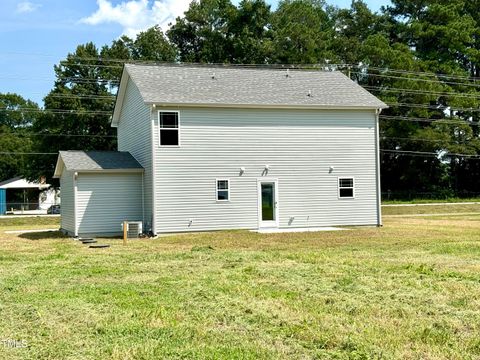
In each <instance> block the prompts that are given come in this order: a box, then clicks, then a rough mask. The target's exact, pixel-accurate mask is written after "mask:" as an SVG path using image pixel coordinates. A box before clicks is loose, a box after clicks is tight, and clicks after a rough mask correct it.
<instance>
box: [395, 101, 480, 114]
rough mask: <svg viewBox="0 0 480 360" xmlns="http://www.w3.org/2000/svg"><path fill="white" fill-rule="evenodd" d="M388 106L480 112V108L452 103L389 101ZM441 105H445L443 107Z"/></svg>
mask: <svg viewBox="0 0 480 360" xmlns="http://www.w3.org/2000/svg"><path fill="white" fill-rule="evenodd" d="M387 105H388V106H395V107H408V108H422V109H431V110H441V111H444V110H450V111H465V112H472V111H473V112H479V111H480V108H475V109H474V108H459V107H454V106H452V105H447V106H444V105H439V104H437V105H429V104H413V103H391V102H387ZM440 106H443V108H441V107H440Z"/></svg>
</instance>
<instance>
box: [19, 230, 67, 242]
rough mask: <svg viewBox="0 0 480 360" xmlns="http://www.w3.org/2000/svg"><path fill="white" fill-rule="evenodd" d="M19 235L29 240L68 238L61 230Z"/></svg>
mask: <svg viewBox="0 0 480 360" xmlns="http://www.w3.org/2000/svg"><path fill="white" fill-rule="evenodd" d="M18 237H20V238H22V239H27V240H47V239H62V238H68V236H66V235H64V234H63V233H62V232H61V231H38V232H29V233H23V234H19V235H18Z"/></svg>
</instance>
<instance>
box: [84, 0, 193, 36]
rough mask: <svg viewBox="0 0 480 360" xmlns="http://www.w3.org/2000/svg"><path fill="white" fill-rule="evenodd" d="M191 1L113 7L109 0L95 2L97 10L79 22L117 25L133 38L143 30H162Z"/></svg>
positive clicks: (136, 1) (136, 0)
mask: <svg viewBox="0 0 480 360" xmlns="http://www.w3.org/2000/svg"><path fill="white" fill-rule="evenodd" d="M190 1H191V0H163V1H153V2H152V1H148V0H129V1H123V2H121V3H120V4H118V5H113V4H112V1H109V0H97V5H98V9H97V11H95V12H94V13H93V14H91V15H90V16H88V17H85V18H83V19H81V20H80V22H81V23H84V24H89V25H99V24H104V23H117V24H120V25H121V26H122V27H123V34H125V35H127V36H129V37H131V38H135V36H136V35H137V34H138V33H139V32H140V31H143V30H146V29H148V28H150V27H152V26H154V25H157V24H158V25H160V27H161V28H162V30H166V29H167V28H168V24H169V23H171V22H174V21H175V18H176V17H177V16H180V15H183V13H184V11H186V10H187V9H188V6H189V4H190Z"/></svg>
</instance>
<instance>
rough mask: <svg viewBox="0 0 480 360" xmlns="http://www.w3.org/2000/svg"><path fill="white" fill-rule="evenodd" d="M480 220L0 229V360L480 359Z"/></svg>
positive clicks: (471, 218) (466, 218)
mask: <svg viewBox="0 0 480 360" xmlns="http://www.w3.org/2000/svg"><path fill="white" fill-rule="evenodd" d="M479 220H480V218H479V217H475V216H473V217H472V216H470V217H468V216H467V217H461V216H456V217H453V218H449V217H445V218H443V217H442V218H440V219H438V218H435V217H432V218H411V217H410V218H405V219H404V218H387V219H386V220H385V226H384V227H383V228H356V229H353V230H348V231H337V232H318V233H290V234H256V233H250V232H245V231H230V232H214V233H199V234H187V235H185V234H184V235H176V236H168V237H161V238H158V239H155V240H131V241H129V242H128V245H127V246H123V245H122V244H121V240H115V239H102V240H101V242H102V243H109V244H111V245H112V246H111V247H110V248H108V249H98V250H93V249H88V248H87V247H86V246H85V245H82V244H80V243H78V242H76V241H73V240H71V239H68V238H64V237H62V236H61V235H59V234H58V233H37V234H25V235H21V236H17V235H11V234H4V233H3V232H2V230H5V228H6V227H2V228H1V230H0V340H3V339H12V340H17V341H25V342H26V343H27V347H26V348H9V347H6V346H2V343H0V358H2V359H3V358H5V359H160V358H170V359H273V358H275V359H292V358H294V359H299V358H300V359H304V358H305V359H312V358H313V359H315V358H316V359H375V358H376V359H477V358H479V357H480V336H479V334H480V310H479V309H480V221H479Z"/></svg>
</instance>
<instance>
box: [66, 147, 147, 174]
mask: <svg viewBox="0 0 480 360" xmlns="http://www.w3.org/2000/svg"><path fill="white" fill-rule="evenodd" d="M60 157H61V159H62V161H63V163H64V164H65V167H66V168H67V170H73V171H82V170H83V171H92V170H115V169H118V170H129V169H143V167H142V165H140V164H139V163H138V161H137V160H135V158H134V157H133V156H132V155H131V154H130V153H129V152H126V151H60Z"/></svg>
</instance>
